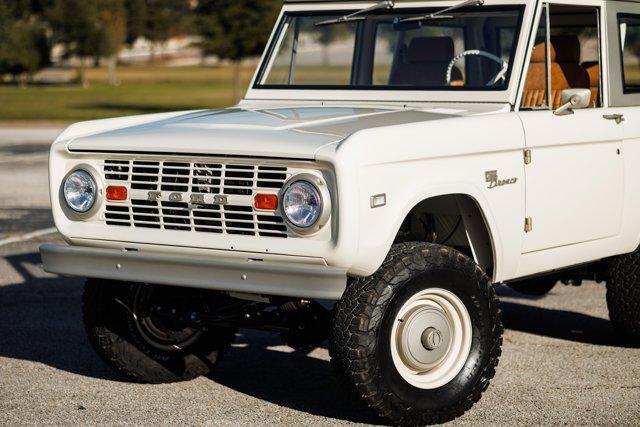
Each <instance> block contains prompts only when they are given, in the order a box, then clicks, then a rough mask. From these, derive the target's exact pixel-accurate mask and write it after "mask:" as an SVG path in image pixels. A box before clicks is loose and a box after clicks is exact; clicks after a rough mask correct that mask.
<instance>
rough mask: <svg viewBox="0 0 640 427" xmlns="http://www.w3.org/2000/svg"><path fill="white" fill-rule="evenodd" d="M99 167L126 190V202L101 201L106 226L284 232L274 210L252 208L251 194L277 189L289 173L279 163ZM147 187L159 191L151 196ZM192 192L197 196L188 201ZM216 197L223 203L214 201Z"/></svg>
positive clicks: (278, 234) (147, 163)
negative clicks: (193, 202) (193, 200)
mask: <svg viewBox="0 0 640 427" xmlns="http://www.w3.org/2000/svg"><path fill="white" fill-rule="evenodd" d="M102 171H103V173H104V178H105V181H106V183H107V185H124V186H126V187H127V189H128V193H129V200H127V201H126V202H116V201H107V202H106V208H105V213H104V220H105V222H106V224H107V225H109V226H119V227H136V228H151V229H164V230H174V231H192V232H202V233H218V234H234V235H246V236H263V237H283V238H284V237H287V227H286V225H285V224H284V220H283V219H282V217H281V216H280V215H279V214H278V213H277V212H263V211H257V210H255V209H254V208H253V196H254V195H255V194H256V193H277V191H278V190H280V189H281V188H282V186H283V185H284V183H285V181H286V180H287V178H288V177H289V174H288V169H287V168H286V167H284V166H264V165H251V164H232V163H218V162H181V161H174V160H170V161H169V160H166V161H155V160H140V159H136V160H105V161H104V163H103V164H102ZM149 192H157V193H159V194H160V196H159V197H158V199H157V200H154V199H153V197H150V195H149ZM168 195H170V198H171V200H167V199H166V197H167V196H168ZM194 196H196V197H200V201H199V202H198V203H196V204H190V202H191V201H192V197H194ZM221 196H223V197H224V198H225V199H226V200H227V201H228V203H226V204H224V203H215V202H214V197H215V198H219V197H221Z"/></svg>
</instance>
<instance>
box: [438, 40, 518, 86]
mask: <svg viewBox="0 0 640 427" xmlns="http://www.w3.org/2000/svg"><path fill="white" fill-rule="evenodd" d="M470 55H478V56H483V57H485V58H487V59H491V60H492V61H494V62H497V63H498V64H500V65H501V66H502V69H501V70H500V71H499V72H498V74H496V75H495V76H494V77H493V78H492V79H491V80H490V81H489V83H487V86H493V85H495V84H496V83H498V82H499V81H500V80H502V81H504V80H505V79H506V75H507V71H508V70H509V63H507V61H504V60H503V59H502V58H500V57H498V56H496V55H494V54H493V53H491V52H486V51H484V50H477V49H475V50H465V51H464V52H462V53H461V54H459V55H456V56H454V57H453V59H452V60H451V62H449V66H448V67H447V85H450V84H451V73H452V72H453V66H454V65H456V62H458V61H459V60H461V59H462V58H464V57H465V56H470Z"/></svg>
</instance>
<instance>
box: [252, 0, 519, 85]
mask: <svg viewBox="0 0 640 427" xmlns="http://www.w3.org/2000/svg"><path fill="white" fill-rule="evenodd" d="M437 10H438V9H433V10H431V9H419V10H418V9H411V10H406V9H405V10H397V9H394V10H393V11H391V12H380V11H376V12H373V13H372V14H368V15H366V19H362V20H358V21H355V22H344V23H340V24H336V25H320V26H319V25H317V24H318V23H321V22H323V21H328V20H332V19H335V18H337V17H340V16H343V15H344V14H345V12H344V11H341V12H336V13H335V14H321V15H320V14H317V13H315V14H314V13H287V14H285V15H284V18H283V20H282V21H281V23H280V27H279V30H278V33H277V35H276V37H274V41H273V42H272V45H271V47H270V48H269V54H268V55H267V58H266V60H265V61H264V63H263V65H262V69H261V70H260V73H259V75H258V79H257V81H256V85H255V87H256V88H265V89H271V88H278V89H405V90H416V89H422V90H504V89H506V88H507V86H508V84H509V77H510V75H511V64H512V62H513V58H514V55H515V49H516V45H517V41H518V35H519V32H520V31H519V30H520V24H521V20H522V12H523V8H521V7H517V6H514V7H474V8H468V9H462V10H459V11H454V12H451V13H447V15H446V16H443V17H440V18H437V19H436V18H434V19H425V20H423V21H421V22H401V21H403V20H404V19H406V18H410V17H418V16H423V15H425V14H428V13H430V12H434V11H437Z"/></svg>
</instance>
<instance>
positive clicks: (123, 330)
mask: <svg viewBox="0 0 640 427" xmlns="http://www.w3.org/2000/svg"><path fill="white" fill-rule="evenodd" d="M139 286H148V285H139V284H130V283H122V282H110V281H105V280H87V282H86V284H85V288H84V294H83V297H82V312H83V320H84V326H85V330H86V333H87V336H88V338H89V342H90V343H91V345H92V346H93V348H94V350H95V351H96V353H98V355H99V356H100V357H101V358H102V360H104V362H105V363H106V364H107V365H108V366H110V367H111V368H113V369H114V370H115V371H116V372H117V373H118V374H120V375H122V376H124V377H125V378H127V379H128V380H130V381H133V382H140V383H151V384H161V383H173V382H179V381H188V380H192V379H194V378H197V377H199V376H202V375H207V374H209V373H210V371H211V370H212V369H213V367H214V366H215V365H216V364H217V363H218V362H219V361H220V360H221V358H222V356H223V354H224V353H225V352H226V351H227V349H228V348H229V347H230V345H231V344H232V343H233V341H234V339H235V331H234V330H231V329H223V328H219V329H209V330H206V331H204V332H203V333H202V334H201V335H200V336H199V338H198V340H197V341H195V342H193V343H191V344H189V346H187V347H185V348H182V349H175V350H170V351H167V350H164V349H159V348H156V347H154V346H153V345H150V344H149V342H148V340H145V339H144V337H143V336H142V335H141V333H140V331H139V330H138V328H137V327H136V326H135V320H134V317H133V315H132V312H131V311H130V310H131V309H130V308H128V307H132V298H133V295H134V293H135V290H136V288H137V287H139ZM175 291H176V292H180V291H181V290H180V289H176V290H175Z"/></svg>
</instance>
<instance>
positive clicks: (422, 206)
mask: <svg viewBox="0 0 640 427" xmlns="http://www.w3.org/2000/svg"><path fill="white" fill-rule="evenodd" d="M425 213H426V214H430V215H432V216H435V217H436V218H435V220H436V221H437V222H439V223H440V226H441V227H440V228H441V229H442V228H443V226H445V227H444V228H445V230H446V225H447V218H448V217H456V216H457V217H459V220H457V221H456V222H455V224H456V225H455V226H457V227H458V230H450V231H449V233H447V234H446V235H444V236H436V239H435V240H434V241H432V243H439V244H443V245H446V246H452V247H456V248H458V249H460V248H461V246H462V247H464V246H466V247H467V249H468V255H469V256H471V257H472V258H473V259H474V260H475V261H476V263H478V265H480V267H481V268H482V269H483V270H484V271H485V272H486V273H487V274H488V275H489V277H491V278H492V280H493V281H495V280H496V278H497V277H499V274H500V268H501V262H500V260H501V252H500V245H499V241H500V240H499V236H498V235H497V234H496V231H495V230H497V227H496V226H495V224H493V216H492V215H491V212H490V210H489V207H488V205H487V203H486V201H484V200H483V199H482V198H481V197H479V196H478V195H477V194H473V193H472V192H471V191H450V192H438V193H432V194H429V195H423V196H420V197H417V198H416V199H414V200H412V202H410V203H409V204H407V206H406V207H405V209H404V212H403V215H402V218H401V220H400V221H399V222H398V223H397V224H396V226H395V228H394V232H395V234H394V238H393V240H392V241H390V242H389V248H391V245H393V244H394V243H396V242H398V241H402V233H403V227H406V225H407V221H410V218H412V217H415V216H421V214H425ZM448 219H449V225H451V223H450V219H451V218H448ZM458 221H459V223H458ZM449 234H451V235H449ZM416 237H418V236H416V235H415V234H413V235H410V236H409V239H411V238H413V239H415V238H416ZM419 240H424V239H419ZM443 240H448V242H447V241H443ZM427 241H429V240H428V239H427ZM448 243H449V244H448Z"/></svg>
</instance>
